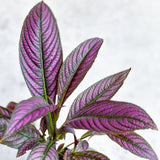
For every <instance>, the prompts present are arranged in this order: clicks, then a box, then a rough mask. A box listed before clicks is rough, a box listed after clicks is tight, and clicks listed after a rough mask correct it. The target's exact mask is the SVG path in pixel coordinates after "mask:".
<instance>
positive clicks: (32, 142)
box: [17, 138, 44, 157]
mask: <svg viewBox="0 0 160 160" xmlns="http://www.w3.org/2000/svg"><path fill="white" fill-rule="evenodd" d="M43 141H44V140H43V139H37V138H34V139H29V140H28V141H26V142H25V143H24V144H22V145H21V146H20V147H19V149H18V152H17V157H20V156H22V155H23V154H25V153H26V151H28V150H30V149H32V148H33V147H35V146H37V145H39V144H41V143H42V142H43Z"/></svg>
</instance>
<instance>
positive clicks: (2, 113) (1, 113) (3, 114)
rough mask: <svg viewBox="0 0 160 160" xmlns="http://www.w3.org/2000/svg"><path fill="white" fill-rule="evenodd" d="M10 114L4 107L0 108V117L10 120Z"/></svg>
mask: <svg viewBox="0 0 160 160" xmlns="http://www.w3.org/2000/svg"><path fill="white" fill-rule="evenodd" d="M11 114H12V113H11V112H10V111H9V110H8V109H7V108H4V107H1V106H0V117H6V118H11Z"/></svg>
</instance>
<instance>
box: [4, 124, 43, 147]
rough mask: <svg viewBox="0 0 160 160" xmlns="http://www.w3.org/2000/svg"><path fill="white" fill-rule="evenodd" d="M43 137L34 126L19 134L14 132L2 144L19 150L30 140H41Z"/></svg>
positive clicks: (27, 127) (22, 130)
mask: <svg viewBox="0 0 160 160" xmlns="http://www.w3.org/2000/svg"><path fill="white" fill-rule="evenodd" d="M40 137H41V135H40V133H39V131H38V130H37V129H36V128H35V127H34V126H33V125H27V126H24V127H23V128H22V129H20V130H19V131H17V132H14V133H13V134H12V135H11V136H9V137H7V138H6V139H4V140H3V141H2V142H1V143H2V144H4V145H7V146H9V147H11V148H16V149H18V148H19V147H21V145H22V144H24V143H25V142H26V141H29V140H30V139H39V138H40Z"/></svg>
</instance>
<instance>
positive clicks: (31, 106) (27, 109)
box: [3, 97, 55, 139]
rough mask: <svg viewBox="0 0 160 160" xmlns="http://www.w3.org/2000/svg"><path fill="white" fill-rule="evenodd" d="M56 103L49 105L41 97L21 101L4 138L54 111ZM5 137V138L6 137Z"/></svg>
mask: <svg viewBox="0 0 160 160" xmlns="http://www.w3.org/2000/svg"><path fill="white" fill-rule="evenodd" d="M54 107H55V106H54V105H53V104H52V105H49V104H48V103H47V102H46V101H45V100H44V99H43V98H41V97H32V98H30V99H28V100H24V101H22V102H20V103H19V104H18V105H17V106H16V108H15V110H14V111H13V113H12V116H11V120H10V123H9V125H8V127H7V130H6V132H5V135H4V138H6V137H7V136H10V135H11V134H12V133H13V132H15V131H17V130H19V129H20V128H21V127H23V126H25V125H26V124H28V123H31V122H33V121H35V120H37V119H39V118H40V117H42V116H45V115H46V114H48V113H49V112H51V111H53V109H54ZM4 138H3V139H4Z"/></svg>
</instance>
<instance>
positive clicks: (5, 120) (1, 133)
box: [0, 116, 9, 139]
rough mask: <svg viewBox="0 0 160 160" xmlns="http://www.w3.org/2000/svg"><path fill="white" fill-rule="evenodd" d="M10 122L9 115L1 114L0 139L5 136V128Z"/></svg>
mask: <svg viewBox="0 0 160 160" xmlns="http://www.w3.org/2000/svg"><path fill="white" fill-rule="evenodd" d="M8 124H9V119H8V118H7V117H1V116H0V139H2V137H3V136H4V133H5V130H6V128H7V126H8Z"/></svg>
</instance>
